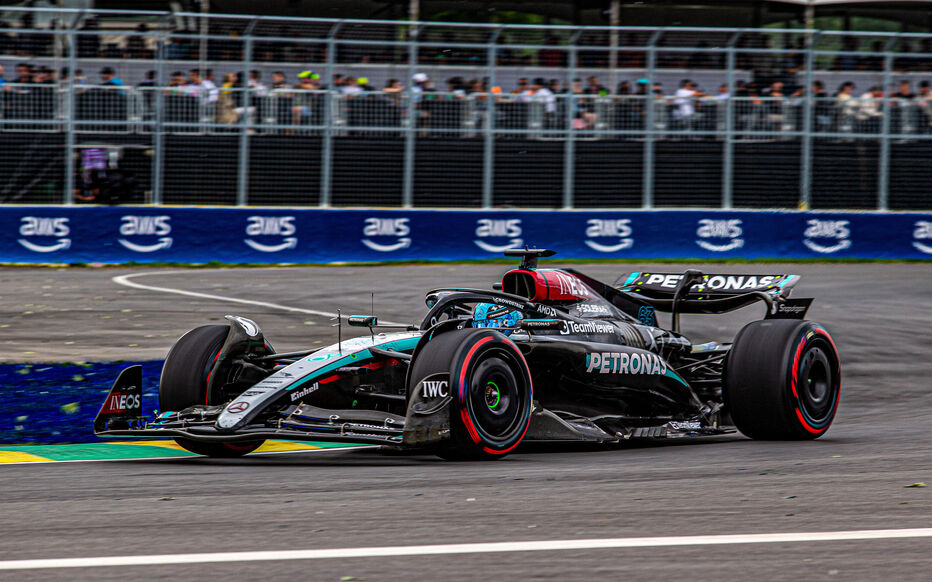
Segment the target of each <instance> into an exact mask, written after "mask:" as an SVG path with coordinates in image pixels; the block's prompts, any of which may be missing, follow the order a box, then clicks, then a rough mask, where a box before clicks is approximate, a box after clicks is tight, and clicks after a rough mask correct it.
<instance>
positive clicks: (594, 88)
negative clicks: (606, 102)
mask: <svg viewBox="0 0 932 582" xmlns="http://www.w3.org/2000/svg"><path fill="white" fill-rule="evenodd" d="M586 82H587V85H586V91H585V93H586V94H587V95H598V96H599V97H605V96H606V95H608V89H606V88H605V87H603V86H602V84H601V83H599V78H598V77H596V76H595V75H593V76H591V77H589V78H588V79H586Z"/></svg>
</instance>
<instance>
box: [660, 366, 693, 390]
mask: <svg viewBox="0 0 932 582" xmlns="http://www.w3.org/2000/svg"><path fill="white" fill-rule="evenodd" d="M664 376H667V377H668V378H673V379H674V380H676V381H677V382H679V383H680V384H682V385H683V386H686V387H687V388H689V384H687V383H686V380H683V379H682V378H680V376H679V374H677V373H676V372H674V371H673V370H671V369H669V368H667V371H666V373H665V374H664Z"/></svg>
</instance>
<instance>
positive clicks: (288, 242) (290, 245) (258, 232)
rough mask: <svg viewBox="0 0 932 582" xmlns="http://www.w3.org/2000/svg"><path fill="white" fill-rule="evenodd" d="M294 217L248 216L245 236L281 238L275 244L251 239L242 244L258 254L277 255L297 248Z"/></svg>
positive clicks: (246, 239)
mask: <svg viewBox="0 0 932 582" xmlns="http://www.w3.org/2000/svg"><path fill="white" fill-rule="evenodd" d="M294 222H295V217H294V216H250V217H247V218H246V236H265V237H278V236H280V237H282V238H281V242H279V243H277V244H265V243H260V242H259V241H255V240H252V239H251V238H244V239H243V242H244V243H246V244H247V245H249V246H250V247H252V248H253V249H255V250H257V251H259V252H260V253H277V252H281V251H286V250H290V249H294V248H297V246H298V237H296V236H294V235H295V234H297V232H298V227H296V226H295V224H294Z"/></svg>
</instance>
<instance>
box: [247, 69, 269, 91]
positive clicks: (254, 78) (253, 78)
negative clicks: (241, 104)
mask: <svg viewBox="0 0 932 582" xmlns="http://www.w3.org/2000/svg"><path fill="white" fill-rule="evenodd" d="M249 91H250V93H251V94H252V97H253V98H256V97H265V96H266V95H268V93H269V90H268V87H266V86H265V85H264V84H263V83H262V73H260V72H259V71H257V70H256V69H253V70H251V71H249Z"/></svg>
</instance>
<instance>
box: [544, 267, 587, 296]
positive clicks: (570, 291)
mask: <svg viewBox="0 0 932 582" xmlns="http://www.w3.org/2000/svg"><path fill="white" fill-rule="evenodd" d="M547 277H556V280H557V284H559V285H560V295H575V296H577V297H588V296H589V288H588V287H586V285H585V284H583V282H582V281H580V280H579V279H577V278H576V277H574V276H572V275H567V274H566V273H561V272H560V271H547Z"/></svg>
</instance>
